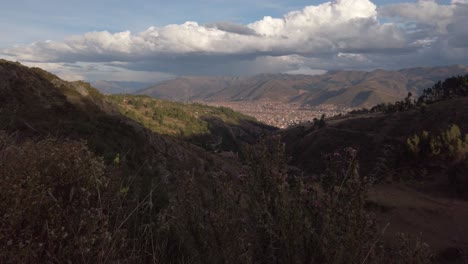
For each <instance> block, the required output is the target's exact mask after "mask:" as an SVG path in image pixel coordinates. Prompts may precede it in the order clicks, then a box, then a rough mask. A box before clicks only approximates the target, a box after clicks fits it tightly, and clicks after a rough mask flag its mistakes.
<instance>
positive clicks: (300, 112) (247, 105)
mask: <svg viewBox="0 0 468 264" xmlns="http://www.w3.org/2000/svg"><path fill="white" fill-rule="evenodd" d="M200 103H203V104H207V105H211V106H223V107H228V108H231V109H233V110H234V111H237V112H240V113H242V114H245V115H249V116H252V117H255V118H256V119H257V120H258V121H260V122H263V123H265V124H267V125H270V126H274V127H278V128H286V127H288V126H292V125H296V124H299V123H303V122H308V121H309V122H310V121H313V120H314V118H317V119H320V118H321V117H322V115H325V116H326V117H332V116H336V115H339V114H345V113H347V112H349V111H351V110H352V108H349V107H340V106H337V105H332V104H322V105H319V106H311V105H300V104H287V103H280V102H272V101H256V102H250V101H238V102H225V101H210V102H206V101H205V102H200Z"/></svg>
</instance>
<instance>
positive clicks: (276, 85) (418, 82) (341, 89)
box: [136, 65, 468, 107]
mask: <svg viewBox="0 0 468 264" xmlns="http://www.w3.org/2000/svg"><path fill="white" fill-rule="evenodd" d="M465 74H468V67H467V66H464V65H452V66H444V67H417V68H408V69H401V70H397V71H392V70H382V69H376V70H373V71H368V72H367V71H330V72H328V73H326V74H323V75H289V74H282V73H281V74H261V75H255V76H251V77H200V76H182V77H179V78H176V79H173V80H168V81H164V82H162V83H159V84H156V85H153V86H151V87H148V88H146V89H143V90H140V91H137V92H136V93H137V94H145V95H149V96H152V97H156V98H161V99H168V100H174V101H182V102H190V101H228V102H232V101H254V102H255V101H273V102H275V101H276V102H281V103H298V104H302V105H312V106H316V105H320V104H335V105H340V106H346V107H371V106H373V105H376V104H379V103H389V102H394V101H397V100H399V99H401V98H403V97H406V95H407V94H408V93H409V92H410V93H412V94H419V93H420V92H421V91H422V90H423V89H425V88H427V87H430V86H431V85H432V84H433V83H434V82H436V81H438V80H441V79H445V78H448V77H450V76H455V75H465Z"/></svg>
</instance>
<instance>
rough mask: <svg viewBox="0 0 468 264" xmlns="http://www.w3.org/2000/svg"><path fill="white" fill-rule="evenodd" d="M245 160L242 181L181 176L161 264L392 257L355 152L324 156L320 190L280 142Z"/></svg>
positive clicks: (165, 222) (250, 150) (251, 150)
mask: <svg viewBox="0 0 468 264" xmlns="http://www.w3.org/2000/svg"><path fill="white" fill-rule="evenodd" d="M245 157H246V160H245V161H246V164H248V167H246V169H245V171H244V172H243V174H241V175H239V178H234V179H233V178H231V177H229V176H228V175H225V174H223V173H212V174H208V175H199V174H197V173H196V172H191V173H187V174H185V175H184V176H185V177H180V179H181V180H180V182H179V184H178V186H179V188H177V189H176V190H175V192H174V194H173V196H172V198H171V202H170V206H169V207H168V209H167V210H165V212H164V214H163V217H162V218H160V221H161V222H160V225H161V227H162V230H161V234H165V236H166V237H167V238H168V239H166V240H167V241H169V243H167V244H164V250H163V251H164V252H166V254H165V255H164V256H163V259H162V262H165V261H169V260H172V261H175V262H183V261H186V260H189V262H191V263H272V262H275V263H386V261H388V259H387V257H388V256H389V255H390V253H388V252H387V251H386V250H382V248H384V247H385V246H384V245H383V244H382V243H381V242H380V241H379V236H378V232H377V230H378V229H377V226H376V224H375V222H374V220H373V218H372V217H371V216H370V215H369V214H368V213H367V212H366V211H365V210H364V206H365V201H366V197H367V189H368V187H369V179H368V178H367V177H365V176H362V175H359V173H358V162H357V160H356V151H355V150H353V149H350V148H348V149H346V150H344V151H342V152H337V153H334V154H331V155H327V156H326V157H325V159H326V160H327V164H328V170H327V172H326V175H324V176H323V178H322V181H321V184H320V186H317V184H316V183H313V182H307V181H305V180H304V179H303V178H302V177H301V176H297V175H296V176H294V175H288V173H287V166H286V158H285V156H284V149H283V145H282V144H281V143H280V141H279V139H277V138H270V139H268V140H262V141H261V142H260V143H259V145H257V146H255V147H247V148H246V154H245ZM181 176H182V175H181ZM169 238H170V240H169ZM171 244H172V245H171ZM405 249H406V248H405ZM392 252H393V251H392ZM396 254H397V253H395V256H394V257H397V256H396ZM174 257H178V259H177V260H176V259H174ZM410 257H411V258H414V257H419V258H420V259H425V260H426V261H427V260H428V254H427V252H424V253H422V252H421V253H418V252H415V255H411V256H404V257H403V256H400V258H399V259H398V260H401V261H406V262H407V263H410ZM392 260H395V259H392ZM421 263H424V262H421Z"/></svg>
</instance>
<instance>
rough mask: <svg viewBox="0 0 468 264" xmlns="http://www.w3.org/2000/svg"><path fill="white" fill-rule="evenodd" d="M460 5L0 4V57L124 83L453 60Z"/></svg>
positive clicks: (340, 0)
mask: <svg viewBox="0 0 468 264" xmlns="http://www.w3.org/2000/svg"><path fill="white" fill-rule="evenodd" d="M467 6H468V3H467V1H466V0H452V1H437V2H435V1H427V0H425V1H419V2H416V1H406V2H405V1H395V0H375V1H372V2H371V1H368V0H336V1H332V2H326V1H317V0H314V1H303V0H297V1H281V0H262V1H258V0H250V1H249V0H237V1H226V0H203V1H197V2H194V1H181V0H173V1H149V0H135V1H126V2H123V1H115V0H114V1H111V0H102V1H90V0H80V1H76V0H68V1H63V0H61V1H58V0H43V1H37V0H16V1H4V3H2V8H1V9H0V35H1V38H0V57H4V58H7V59H13V60H18V61H21V62H23V63H25V64H31V65H35V66H43V67H44V68H46V69H48V70H51V71H53V72H56V73H58V74H62V75H63V76H65V77H68V78H69V79H73V78H84V79H97V78H115V76H114V77H113V75H112V74H111V73H114V72H116V71H117V72H118V71H122V72H124V71H125V74H121V75H120V76H125V78H128V80H134V79H136V78H141V79H148V78H147V77H148V76H157V77H155V78H154V79H157V78H162V77H161V76H163V77H164V78H165V77H167V76H174V75H232V74H235V75H245V74H251V73H262V72H307V71H308V70H310V71H311V72H315V70H330V69H355V68H356V69H372V68H395V67H401V66H403V67H411V66H419V65H421V66H431V65H442V64H456V63H459V64H460V63H467V58H468V54H467V53H468V51H467V46H466V44H463V43H467V42H464V41H465V40H467V39H468V37H467V36H468V32H467V30H465V29H464V28H465V27H466V26H465V25H466V24H468V19H467V18H466V17H467V16H466V14H467V13H468V12H467V11H468V7H467ZM308 7H311V8H308ZM337 10H338V11H337ZM291 12H292V13H291ZM464 14H465V15H464ZM265 16H271V17H272V19H263V18H264V17H265ZM186 21H194V22H196V23H197V24H187V23H185V22H186ZM171 24H173V25H175V27H171V26H168V25H171ZM150 27H152V28H150ZM125 31H129V32H128V34H120V33H121V32H125ZM90 32H91V34H89V33H90ZM93 32H94V33H93ZM95 32H98V33H95ZM297 32H300V34H299V33H297ZM113 34H116V35H113ZM353 34H354V35H353ZM246 35H250V36H246ZM73 36H74V37H73ZM155 36H157V37H155ZM49 40H50V41H52V42H47V41H49ZM33 43H36V44H33ZM122 43H124V44H122ZM119 45H120V46H119ZM441 48H443V49H444V50H445V51H446V52H441V51H440V49H441ZM428 57H429V58H428ZM77 69H80V70H77ZM93 69H94V70H95V71H94V72H93ZM132 76H133V77H132ZM145 76H146V77H145ZM149 79H151V78H149ZM148 81H153V80H152V79H151V80H148Z"/></svg>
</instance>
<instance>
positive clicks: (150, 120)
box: [107, 95, 254, 136]
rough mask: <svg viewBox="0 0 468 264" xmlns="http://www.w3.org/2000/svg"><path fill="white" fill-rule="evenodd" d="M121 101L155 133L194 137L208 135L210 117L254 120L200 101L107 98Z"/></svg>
mask: <svg viewBox="0 0 468 264" xmlns="http://www.w3.org/2000/svg"><path fill="white" fill-rule="evenodd" d="M107 98H108V99H109V100H111V101H112V102H114V103H115V104H117V106H118V108H119V109H120V111H121V112H122V113H123V114H125V115H126V116H127V117H129V118H131V119H133V120H135V121H137V122H139V123H141V124H143V125H145V126H146V127H148V128H149V129H151V130H153V131H154V132H157V133H161V134H167V135H177V136H191V135H200V134H208V133H209V132H210V131H209V124H208V122H207V121H206V120H205V118H206V117H210V118H213V117H214V118H219V119H221V120H222V121H224V122H226V123H230V124H239V123H240V121H241V120H251V121H253V120H254V119H253V118H251V117H248V116H245V115H242V114H240V113H237V112H234V111H233V110H231V109H229V108H225V107H212V106H206V105H202V104H198V103H194V104H182V103H177V102H170V101H163V100H158V99H152V98H150V97H148V96H132V95H112V96H108V97H107Z"/></svg>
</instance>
